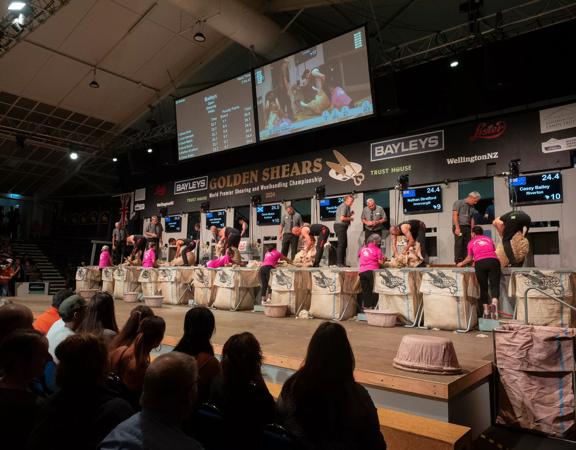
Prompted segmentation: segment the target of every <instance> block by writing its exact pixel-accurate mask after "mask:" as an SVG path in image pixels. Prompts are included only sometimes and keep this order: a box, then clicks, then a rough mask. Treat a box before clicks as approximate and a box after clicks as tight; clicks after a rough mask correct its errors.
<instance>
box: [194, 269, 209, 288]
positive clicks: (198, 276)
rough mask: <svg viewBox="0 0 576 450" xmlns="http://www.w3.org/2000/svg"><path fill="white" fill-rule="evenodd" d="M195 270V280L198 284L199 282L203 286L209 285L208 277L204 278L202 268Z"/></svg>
mask: <svg viewBox="0 0 576 450" xmlns="http://www.w3.org/2000/svg"><path fill="white" fill-rule="evenodd" d="M195 272H196V281H197V282H198V284H201V285H203V286H204V287H209V283H208V279H207V278H206V274H205V273H204V270H202V269H199V270H196V271H195Z"/></svg>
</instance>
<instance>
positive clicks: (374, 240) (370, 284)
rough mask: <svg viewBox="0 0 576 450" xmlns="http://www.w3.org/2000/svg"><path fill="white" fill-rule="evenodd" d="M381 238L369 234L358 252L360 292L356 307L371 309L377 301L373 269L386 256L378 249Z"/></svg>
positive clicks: (382, 262)
mask: <svg viewBox="0 0 576 450" xmlns="http://www.w3.org/2000/svg"><path fill="white" fill-rule="evenodd" d="M381 242H382V238H381V237H380V235H379V234H376V233H374V234H371V235H370V236H368V239H367V240H366V245H364V246H363V247H362V248H361V249H360V251H359V252H358V257H359V264H360V268H359V270H358V271H359V272H360V285H361V286H362V293H361V294H360V295H359V296H358V309H359V311H362V310H363V308H367V309H372V308H374V307H375V306H376V304H377V303H378V294H375V293H374V292H373V291H374V270H378V269H379V268H380V267H381V266H382V264H384V262H385V261H386V256H384V255H383V254H382V250H380V243H381Z"/></svg>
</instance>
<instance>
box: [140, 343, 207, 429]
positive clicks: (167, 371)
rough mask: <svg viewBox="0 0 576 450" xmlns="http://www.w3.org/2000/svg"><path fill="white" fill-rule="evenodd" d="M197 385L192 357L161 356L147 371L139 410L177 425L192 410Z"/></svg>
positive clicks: (178, 353)
mask: <svg viewBox="0 0 576 450" xmlns="http://www.w3.org/2000/svg"><path fill="white" fill-rule="evenodd" d="M197 384H198V367H197V365H196V360H195V359H194V358H193V357H192V356H190V355H186V354H185V353H180V352H170V353H166V354H164V355H161V356H159V357H158V358H156V359H155V360H154V361H153V362H152V363H151V364H150V366H149V367H148V369H147V370H146V375H145V376H144V388H143V390H142V396H141V398H140V404H141V405H142V409H143V410H148V411H154V412H156V413H157V414H161V415H162V416H163V417H165V418H167V419H171V420H172V421H173V422H176V423H180V422H182V421H183V420H184V419H185V418H186V417H187V416H188V415H189V414H190V413H191V412H192V410H193V407H194V404H195V403H196V398H197V394H198V386H197Z"/></svg>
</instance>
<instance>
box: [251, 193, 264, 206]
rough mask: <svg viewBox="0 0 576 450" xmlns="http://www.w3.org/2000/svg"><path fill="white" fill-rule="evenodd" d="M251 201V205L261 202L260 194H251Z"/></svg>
mask: <svg viewBox="0 0 576 450" xmlns="http://www.w3.org/2000/svg"><path fill="white" fill-rule="evenodd" d="M250 201H251V202H252V206H256V205H259V204H261V203H262V196H261V195H253V196H252V198H251V199H250Z"/></svg>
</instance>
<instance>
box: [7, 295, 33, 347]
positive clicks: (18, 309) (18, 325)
mask: <svg viewBox="0 0 576 450" xmlns="http://www.w3.org/2000/svg"><path fill="white" fill-rule="evenodd" d="M33 322H34V316H33V315H32V311H30V308H28V307H27V306H24V305H19V304H17V303H8V304H7V305H4V306H2V307H0V343H1V342H2V341H3V340H4V338H6V336H8V335H9V334H10V333H12V332H13V331H16V330H32V323H33Z"/></svg>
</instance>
